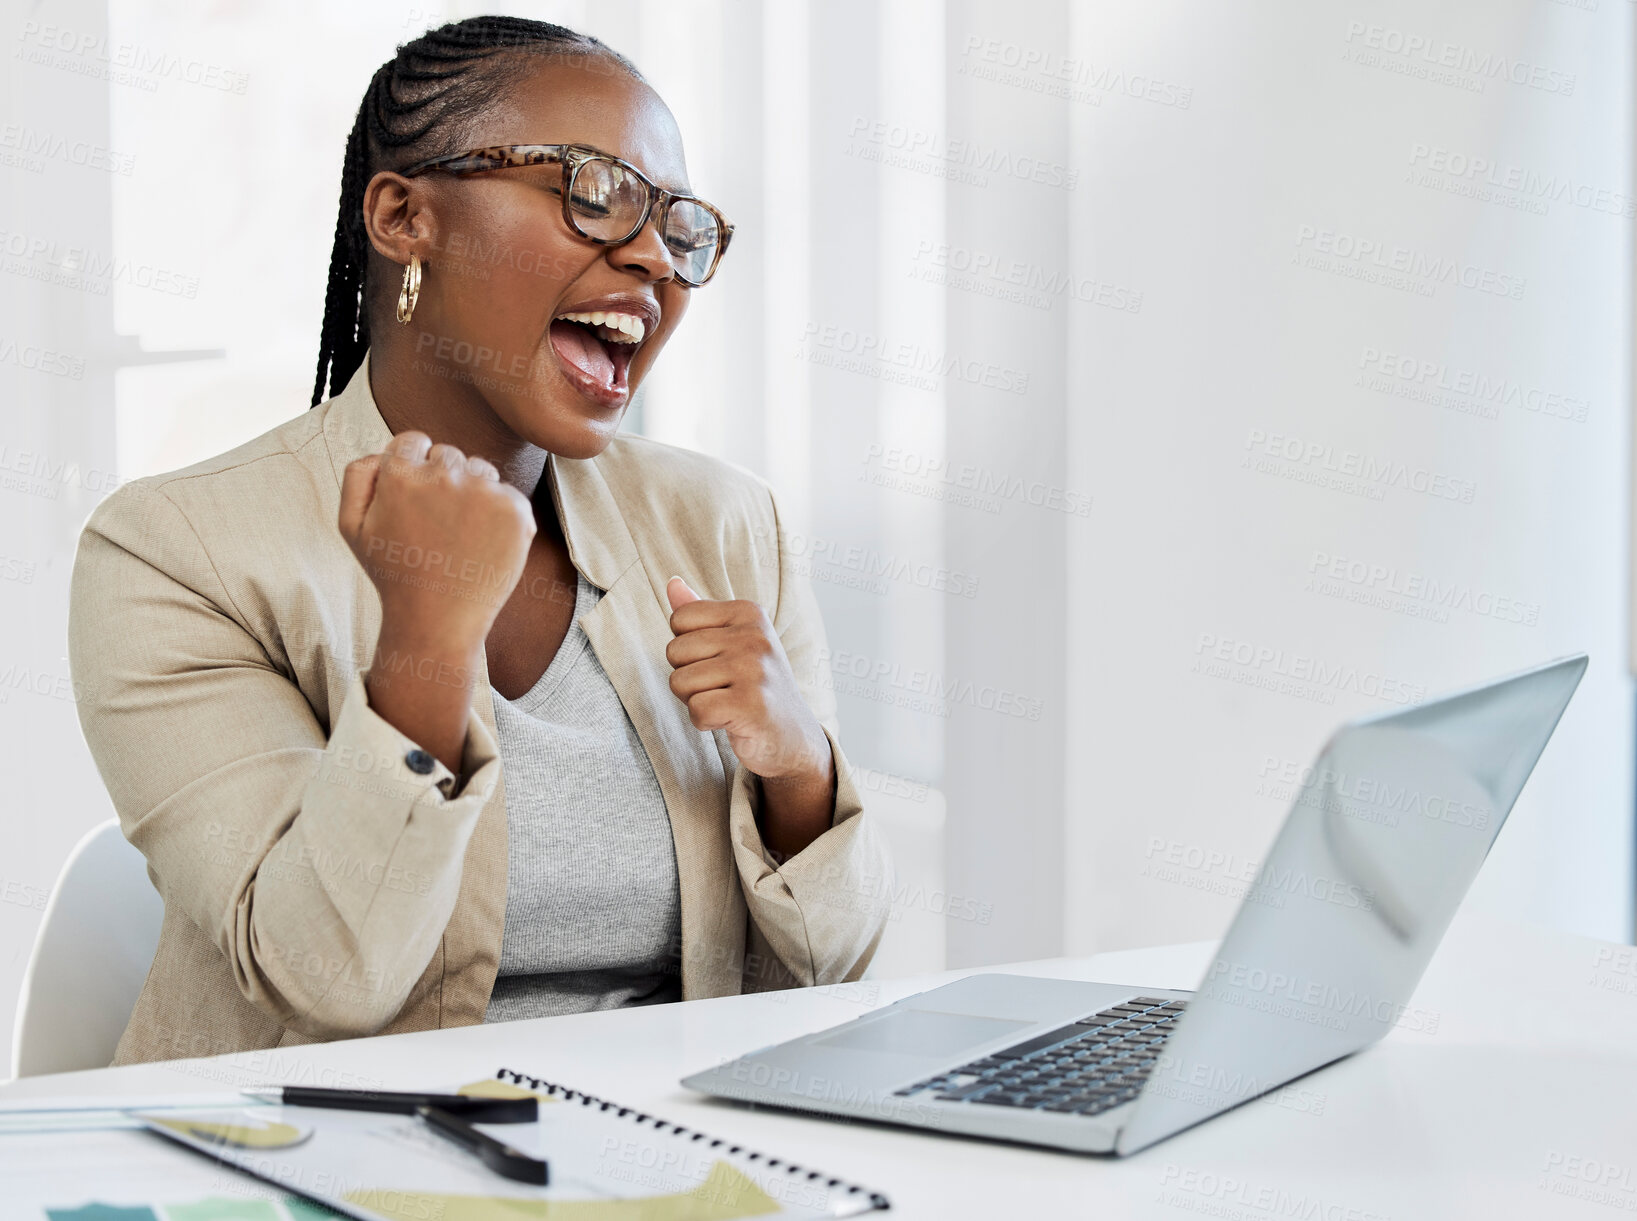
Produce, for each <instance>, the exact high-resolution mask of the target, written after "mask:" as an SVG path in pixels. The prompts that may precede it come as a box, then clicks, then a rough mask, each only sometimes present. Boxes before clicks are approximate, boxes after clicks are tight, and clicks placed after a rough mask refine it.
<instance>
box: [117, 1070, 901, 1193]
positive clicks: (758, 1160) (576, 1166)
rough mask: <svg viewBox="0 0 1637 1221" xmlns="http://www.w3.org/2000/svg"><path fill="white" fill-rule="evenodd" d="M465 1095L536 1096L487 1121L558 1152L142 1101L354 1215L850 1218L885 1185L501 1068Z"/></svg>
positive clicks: (409, 1126) (211, 1143)
mask: <svg viewBox="0 0 1637 1221" xmlns="http://www.w3.org/2000/svg"><path fill="white" fill-rule="evenodd" d="M455 1092H458V1093H462V1094H469V1095H477V1096H483V1097H525V1096H533V1097H536V1098H538V1099H539V1100H540V1104H541V1105H540V1118H539V1119H538V1120H537V1121H536V1122H534V1123H532V1124H479V1125H477V1126H478V1127H479V1128H480V1129H482V1130H483V1131H486V1132H488V1133H490V1134H491V1135H493V1136H495V1137H497V1138H499V1139H501V1140H503V1141H505V1142H506V1143H507V1144H509V1145H511V1146H513V1147H515V1148H516V1149H518V1150H520V1151H522V1152H524V1153H527V1154H529V1155H530V1156H533V1157H539V1158H544V1159H546V1160H547V1162H548V1163H549V1164H550V1169H551V1183H550V1186H545V1187H538V1186H531V1185H528V1184H525V1183H519V1182H514V1181H512V1180H509V1179H506V1178H502V1177H501V1176H499V1175H497V1174H495V1173H494V1172H492V1171H490V1170H488V1169H487V1168H486V1167H485V1166H483V1164H482V1163H481V1162H479V1161H478V1160H477V1159H476V1158H474V1157H472V1156H471V1155H470V1154H469V1153H467V1152H466V1151H465V1150H463V1149H461V1148H459V1147H458V1146H456V1145H454V1144H452V1143H450V1142H449V1141H447V1140H445V1139H444V1138H442V1137H441V1136H439V1135H437V1134H436V1133H434V1132H432V1131H430V1130H429V1129H428V1128H427V1127H426V1125H425V1124H423V1123H422V1122H421V1121H420V1120H418V1119H415V1118H413V1117H410V1116H403V1115H389V1114H381V1113H377V1112H360V1111H338V1110H328V1109H324V1110H320V1109H315V1108H311V1107H298V1106H287V1105H270V1104H261V1105H256V1106H247V1107H242V1108H238V1109H236V1110H233V1111H230V1112H224V1111H223V1110H222V1109H221V1108H219V1107H218V1108H210V1109H208V1110H201V1111H200V1112H198V1113H197V1114H193V1113H189V1112H178V1111H169V1110H168V1111H155V1112H149V1113H146V1114H144V1113H142V1112H134V1114H135V1117H136V1118H138V1119H140V1120H142V1121H143V1122H144V1123H145V1124H146V1125H147V1126H148V1127H149V1128H150V1129H152V1130H153V1131H154V1132H157V1133H160V1134H161V1135H163V1136H165V1137H168V1138H169V1139H171V1140H173V1141H177V1142H179V1143H181V1144H183V1145H187V1146H188V1147H190V1148H192V1149H195V1150H197V1151H198V1152H201V1153H205V1154H208V1155H210V1156H211V1157H214V1158H216V1159H217V1160H219V1161H222V1162H225V1163H227V1164H229V1165H231V1166H234V1167H237V1168H238V1169H240V1170H243V1171H246V1172H247V1173H249V1174H252V1175H255V1176H256V1177H258V1178H261V1179H264V1180H266V1181H268V1182H270V1183H274V1184H276V1185H277V1186H278V1187H280V1188H282V1189H283V1190H285V1191H287V1192H291V1193H293V1194H295V1195H298V1196H302V1197H305V1198H306V1199H308V1200H312V1201H315V1202H317V1203H320V1204H323V1205H326V1206H328V1207H329V1208H331V1209H334V1210H336V1211H337V1212H339V1213H341V1214H342V1215H343V1216H347V1217H353V1218H357V1219H358V1221H427V1219H428V1218H441V1221H729V1219H731V1218H739V1217H790V1218H816V1217H852V1216H857V1215H859V1214H861V1213H867V1212H872V1211H875V1210H884V1209H887V1208H889V1207H890V1205H889V1204H888V1202H887V1199H886V1197H885V1196H883V1195H881V1194H880V1193H879V1192H874V1191H870V1190H868V1189H867V1188H864V1187H860V1186H857V1185H855V1184H852V1183H848V1182H846V1181H844V1180H842V1179H840V1178H837V1177H835V1176H833V1175H829V1174H826V1173H824V1172H822V1171H819V1170H816V1169H813V1168H812V1167H809V1166H803V1165H797V1164H796V1163H794V1162H789V1161H786V1160H784V1159H783V1158H778V1157H771V1156H769V1155H767V1154H764V1153H760V1152H756V1151H753V1150H751V1149H748V1148H745V1147H743V1146H740V1145H735V1144H732V1143H731V1142H729V1141H726V1140H722V1139H720V1138H716V1137H712V1136H709V1135H707V1134H705V1133H703V1132H699V1131H697V1130H695V1129H693V1128H689V1127H686V1126H684V1125H682V1124H677V1123H672V1122H671V1121H669V1120H667V1119H662V1118H660V1117H658V1116H655V1115H649V1114H647V1113H646V1112H644V1111H639V1110H637V1109H636V1108H634V1107H626V1106H621V1105H619V1104H618V1103H615V1102H610V1101H608V1100H606V1099H602V1098H598V1097H596V1096H595V1095H592V1094H586V1093H583V1092H582V1091H579V1090H573V1089H569V1088H568V1087H567V1086H563V1085H558V1084H556V1083H554V1082H550V1081H543V1080H541V1079H540V1078H538V1077H530V1076H527V1075H525V1074H523V1073H516V1072H512V1071H511V1070H509V1069H501V1070H500V1071H499V1072H498V1073H497V1074H496V1075H495V1076H494V1078H492V1079H487V1080H483V1081H476V1082H472V1083H470V1084H468V1085H465V1086H461V1087H460V1088H459V1089H458V1090H457V1091H455Z"/></svg>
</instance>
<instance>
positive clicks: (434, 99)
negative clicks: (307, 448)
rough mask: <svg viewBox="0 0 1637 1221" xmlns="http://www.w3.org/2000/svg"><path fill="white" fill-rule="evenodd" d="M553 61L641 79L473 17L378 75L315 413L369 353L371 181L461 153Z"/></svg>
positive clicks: (349, 163) (353, 151)
mask: <svg viewBox="0 0 1637 1221" xmlns="http://www.w3.org/2000/svg"><path fill="white" fill-rule="evenodd" d="M553 55H554V56H576V57H585V58H591V57H594V56H603V57H606V58H607V59H609V60H611V61H613V62H614V63H616V64H617V65H619V67H620V68H622V69H624V70H625V71H626V72H628V73H629V74H630V75H631V76H633V77H634V78H636V79H637V80H639V81H640V80H643V79H644V78H643V75H642V73H640V72H638V71H637V69H636V65H634V64H633V63H631V61H630V60H628V59H626V58H625V56H623V55H621V54H620V53H619V52H618V51H615V50H613V49H612V48H611V47H609V46H608V45H607V44H606V43H603V42H601V41H599V40H598V39H596V38H593V37H592V36H591V35H589V34H581V33H578V32H576V31H574V30H570V29H568V28H566V27H564V26H560V25H552V24H551V23H550V22H545V21H532V20H529V19H527V18H523V17H468V18H466V19H465V20H464V21H455V22H451V23H449V24H447V25H443V26H440V27H439V28H437V29H435V30H428V31H427V32H426V33H425V34H423V35H421V36H420V37H419V38H416V39H414V40H413V41H411V42H406V43H404V44H403V45H402V46H400V47H399V48H398V53H397V54H396V55H395V56H394V57H393V58H392V59H390V60H388V61H387V62H386V63H384V64H382V65H381V67H380V68H379V69H377V70H376V73H375V75H374V76H373V77H372V78H371V79H370V83H369V88H368V89H366V90H365V91H364V100H363V102H362V103H361V104H360V105H359V107H358V118H357V120H356V121H355V122H354V123H353V125H352V134H351V135H349V136H348V137H347V153H346V159H345V161H344V162H343V164H342V169H341V208H340V212H339V213H338V214H337V216H336V218H335V245H334V246H333V248H332V249H331V251H330V279H329V285H328V287H327V288H326V289H325V293H324V326H323V330H322V331H321V333H320V335H319V346H318V380H317V381H316V382H315V383H314V384H313V401H312V406H314V407H316V406H318V404H319V403H321V402H322V401H323V400H324V395H325V390H326V387H328V389H329V391H330V392H331V393H335V392H337V391H339V390H340V389H341V387H343V386H345V385H346V384H347V381H348V379H350V378H351V377H352V375H353V374H354V373H356V372H357V371H358V367H359V366H360V365H362V364H363V363H364V352H365V350H366V349H367V348H368V347H369V342H370V337H369V311H368V306H367V302H368V294H367V291H366V284H365V270H366V268H367V267H368V257H369V251H370V245H369V238H368V235H367V234H366V233H365V231H364V188H365V187H367V186H368V185H369V181H370V179H371V178H373V177H374V176H375V175H376V174H377V173H378V172H379V171H381V170H383V169H391V168H395V167H399V166H404V165H409V164H411V163H412V162H414V161H417V160H420V159H421V158H424V157H434V156H441V155H443V154H445V153H454V152H459V151H460V148H459V147H458V145H459V140H460V138H461V136H462V134H463V130H464V128H465V127H466V126H467V124H469V123H470V121H471V120H472V119H474V118H475V117H476V116H478V115H479V114H481V113H482V112H483V111H485V110H486V109H488V107H489V106H490V104H491V100H492V98H493V97H494V96H495V94H496V93H499V92H503V91H504V90H505V89H506V88H507V87H508V86H510V85H512V84H513V83H515V82H517V81H518V80H520V79H522V78H523V77H524V76H526V75H527V73H528V72H529V69H530V67H531V64H530V62H529V61H530V58H531V57H541V56H553Z"/></svg>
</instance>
